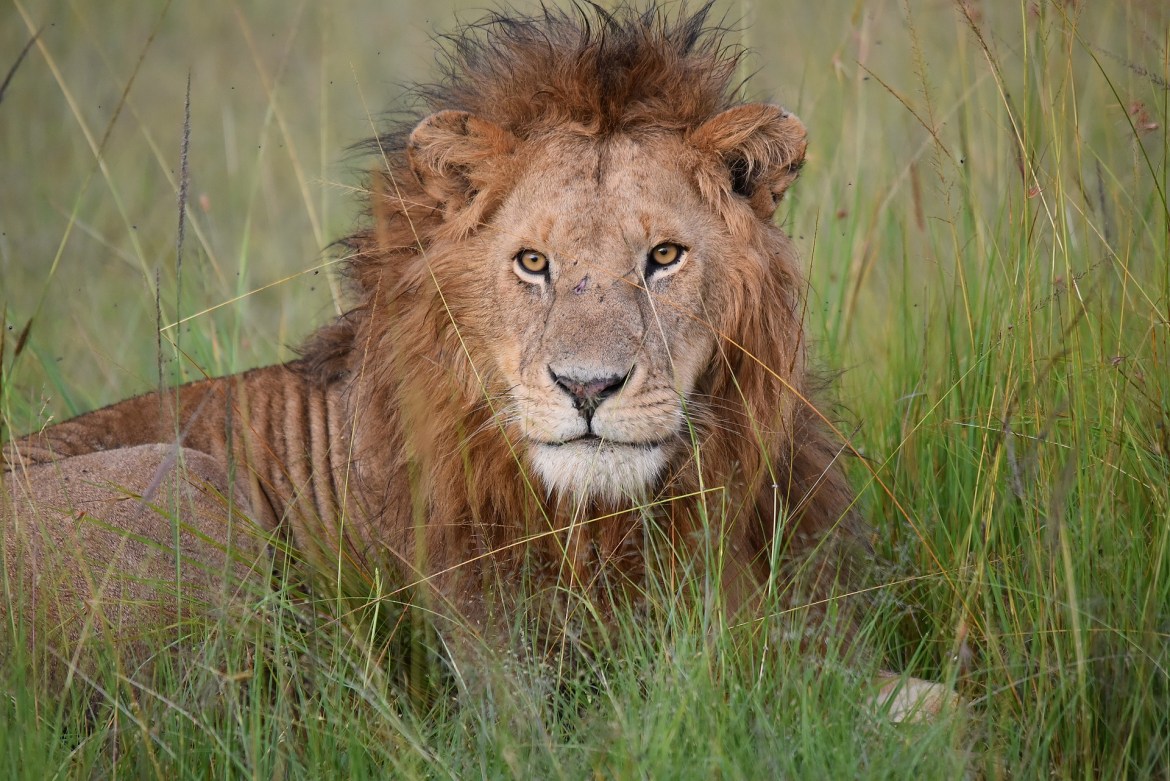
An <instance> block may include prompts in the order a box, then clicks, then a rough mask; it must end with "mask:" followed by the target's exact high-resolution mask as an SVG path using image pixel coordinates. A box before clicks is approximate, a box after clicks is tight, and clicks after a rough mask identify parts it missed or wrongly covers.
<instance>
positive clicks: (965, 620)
mask: <svg viewBox="0 0 1170 781" xmlns="http://www.w3.org/2000/svg"><path fill="white" fill-rule="evenodd" d="M400 5H401V8H398V7H387V6H386V5H385V4H383V3H364V2H357V0H355V2H353V3H349V4H345V5H344V6H339V7H337V8H335V9H333V10H326V9H325V8H324V6H320V7H319V6H318V5H316V4H304V5H300V6H298V5H297V4H292V3H289V4H284V3H280V4H270V5H268V6H266V7H265V8H264V9H263V11H261V10H259V9H256V8H253V7H252V6H251V5H247V6H244V5H241V6H235V5H232V4H229V3H224V4H218V3H212V4H210V5H207V4H198V5H197V4H175V5H174V6H173V7H170V8H168V9H166V12H165V13H164V8H163V4H161V3H155V4H145V3H137V4H132V3H129V2H113V3H109V4H106V5H105V6H103V10H102V11H101V12H100V13H99V12H98V11H97V10H96V8H93V9H91V8H90V7H88V6H87V5H86V4H84V3H78V2H73V3H69V2H50V1H44V2H38V1H37V0H16V2H14V3H13V4H12V5H5V6H4V7H3V8H2V9H0V72H3V71H6V70H7V68H8V67H9V66H10V65H11V64H12V63H13V62H14V61H15V60H16V55H17V53H18V52H19V51H20V49H21V48H22V47H23V46H24V44H25V43H26V42H27V40H28V39H29V37H30V35H31V33H30V28H31V29H38V28H42V35H41V37H40V39H39V41H40V44H41V45H43V48H41V46H36V47H34V48H33V49H32V50H31V51H30V53H29V56H28V58H27V60H26V61H25V62H24V63H23V65H22V66H21V67H20V68H19V69H18V70H17V71H16V73H15V75H14V77H13V79H12V82H11V84H10V86H9V87H8V90H7V92H6V93H5V94H4V97H3V101H2V102H0V172H2V174H0V182H2V184H0V306H2V307H4V312H5V314H4V318H5V323H4V327H5V329H6V331H5V332H4V353H3V356H2V366H3V376H2V383H0V432H3V433H4V435H5V436H7V435H8V433H10V432H14V431H15V432H23V431H27V430H31V429H34V428H36V427H38V426H40V425H42V424H44V423H45V422H47V421H49V420H55V419H61V418H63V417H66V416H68V415H71V414H73V413H75V412H78V411H82V410H85V409H89V408H93V407H96V406H99V405H101V404H104V403H108V402H112V401H115V400H117V399H119V398H122V397H124V396H127V395H130V394H131V393H134V392H138V391H141V390H144V389H147V388H150V387H154V386H155V385H157V383H158V374H159V366H160V359H159V353H158V350H157V348H156V337H155V323H156V314H155V293H154V291H155V275H156V272H157V274H158V276H159V279H160V280H161V290H162V313H161V320H162V322H163V324H164V325H169V324H172V323H174V322H175V321H176V320H177V319H179V318H189V319H187V320H185V321H184V322H183V323H182V325H181V326H179V327H177V328H175V327H168V328H167V329H166V330H165V331H164V335H165V341H164V343H163V350H162V359H163V362H164V366H163V370H164V372H165V373H166V374H167V375H168V376H175V375H177V376H181V377H184V378H194V377H198V376H201V375H202V374H203V373H207V374H222V373H226V372H230V371H236V370H240V369H243V368H247V367H249V366H252V365H257V364H260V363H270V362H274V361H279V360H285V359H287V358H289V357H290V355H291V352H290V350H289V347H290V346H293V345H295V344H296V343H297V342H298V341H299V340H300V339H301V338H302V337H303V336H305V335H306V334H307V333H309V332H310V331H311V330H312V328H313V327H314V326H315V325H316V324H318V323H320V322H323V321H324V320H326V319H327V318H328V317H330V316H331V315H332V314H333V313H334V312H336V311H337V306H338V299H337V298H336V297H335V296H336V290H335V286H334V285H333V284H332V283H331V282H330V281H329V280H330V270H331V259H332V256H331V255H330V254H329V253H328V252H326V251H324V250H323V248H324V247H325V245H326V244H327V243H328V242H329V241H330V240H331V239H332V238H335V237H337V236H339V235H343V234H344V233H345V232H347V230H348V229H349V227H350V226H351V225H352V223H353V220H354V219H355V218H356V213H357V209H356V207H355V205H354V203H353V199H352V193H351V188H352V187H353V186H354V185H355V184H356V183H357V181H358V177H357V175H356V173H355V171H356V170H357V169H359V168H360V166H361V164H362V163H361V161H357V160H353V159H347V158H346V157H345V156H344V155H343V154H342V151H341V150H343V148H344V147H345V146H346V145H347V144H349V143H351V142H353V141H356V140H358V139H360V138H361V137H363V136H365V135H368V134H369V133H370V130H371V128H370V124H369V119H368V117H369V116H370V115H375V116H376V115H377V112H378V111H380V110H382V109H383V108H385V107H386V106H387V105H388V104H390V103H391V102H392V101H393V100H394V99H395V98H396V97H397V95H398V90H397V89H396V88H395V87H394V86H393V85H394V84H396V83H400V82H404V81H408V80H410V79H413V78H419V77H425V76H426V75H427V73H428V69H429V66H430V63H431V62H432V58H431V54H430V52H431V44H430V43H429V42H428V41H427V39H426V32H427V31H428V30H429V29H431V26H432V25H433V26H437V27H439V28H440V29H449V28H450V27H451V25H452V20H453V15H452V13H451V12H450V9H448V8H447V7H446V6H447V4H446V3H442V2H435V3H429V4H427V13H426V14H424V13H423V12H422V11H421V10H417V9H416V4H405V3H402V4H400ZM471 5H472V6H479V5H482V4H478V3H472V4H471ZM788 6H791V7H788ZM967 7H968V8H969V9H970V16H967V15H965V14H964V13H963V11H962V10H961V7H959V6H954V5H951V4H948V3H943V2H937V3H936V2H925V0H924V1H922V2H918V1H913V2H907V3H899V2H864V1H859V2H843V1H842V2H836V1H835V0H830V1H829V2H825V3H817V4H810V5H809V6H808V7H807V8H806V7H805V5H804V4H786V5H785V9H784V10H783V11H782V12H781V11H777V10H774V9H773V7H772V6H771V5H770V4H765V3H750V2H745V3H740V4H736V5H732V6H729V10H730V13H731V15H732V16H746V17H747V18H748V19H749V20H751V24H750V25H748V26H746V27H745V29H744V32H743V33H742V36H741V37H742V40H743V42H744V43H745V44H747V45H750V46H753V47H756V48H757V49H762V51H760V53H759V54H758V55H757V56H756V57H755V58H754V59H753V60H752V61H751V62H750V63H749V66H748V67H749V68H750V69H751V70H757V69H758V71H759V72H758V73H757V74H756V76H755V77H754V79H753V82H752V87H751V89H752V90H754V91H755V93H754V94H756V95H768V96H771V97H773V98H775V99H776V100H778V101H780V102H782V103H784V104H785V105H786V106H787V107H789V108H791V109H793V110H794V111H796V112H797V113H798V114H799V115H800V116H801V118H802V119H803V120H804V121H805V123H806V124H807V125H808V127H809V129H810V134H811V151H810V159H809V163H808V165H807V166H806V168H805V171H804V174H803V178H802V180H801V181H800V182H799V183H798V184H797V186H796V188H795V189H794V191H793V194H792V196H790V198H789V200H788V202H787V205H786V206H785V207H784V209H783V210H782V211H783V215H782V217H783V219H784V221H785V224H786V226H787V227H788V228H789V230H790V231H791V232H792V233H793V234H794V235H795V236H797V237H798V244H799V246H800V247H801V248H802V251H803V253H804V255H805V258H806V260H807V262H808V263H809V265H810V268H811V277H812V286H811V289H810V291H809V297H808V298H809V311H808V320H809V323H810V328H811V331H812V333H813V335H814V336H815V339H816V342H817V350H818V355H819V356H820V358H821V360H822V363H823V364H824V365H825V366H826V367H830V368H841V369H844V370H845V371H844V374H843V375H842V376H841V378H840V381H839V384H838V389H839V390H838V395H839V397H840V398H841V399H842V400H843V401H844V407H845V409H844V410H842V413H841V415H842V418H843V420H844V421H845V425H844V426H843V430H845V431H847V432H850V434H851V436H852V438H853V442H854V444H855V445H856V446H857V448H858V449H859V450H860V451H861V452H862V453H863V454H864V456H865V460H864V461H861V460H855V462H854V463H852V464H851V469H852V471H853V476H854V481H855V484H856V485H857V486H858V487H859V488H863V492H862V502H863V506H864V509H865V514H866V516H867V517H868V518H869V519H870V520H871V521H872V523H873V526H874V529H875V531H874V535H873V540H874V544H875V547H876V548H877V550H878V551H879V552H880V554H881V555H882V557H883V561H884V562H885V563H884V564H883V565H882V569H881V570H880V573H879V574H880V580H879V582H880V583H881V585H882V586H883V587H882V588H881V589H880V590H878V591H877V592H875V593H876V594H877V595H878V598H877V602H878V609H877V610H876V611H875V612H874V614H873V615H872V617H871V618H872V620H871V622H870V625H868V626H867V629H866V633H867V637H868V639H869V641H870V642H871V643H872V644H873V645H874V646H876V647H878V648H881V649H883V650H884V651H885V652H886V654H887V657H888V663H889V665H890V666H892V667H894V668H895V669H904V670H908V671H910V672H912V673H913V674H915V675H918V676H920V677H926V678H931V679H936V680H945V681H953V682H954V683H955V685H956V686H957V687H958V688H959V689H960V691H962V693H963V694H964V695H965V697H966V698H967V699H968V700H969V702H970V708H969V709H968V712H967V713H966V714H965V715H964V716H962V717H957V718H953V719H945V720H943V721H940V722H939V723H936V724H933V725H929V726H910V725H901V726H895V725H890V724H887V723H885V722H884V721H883V720H882V719H881V718H878V717H875V716H873V715H872V714H870V713H868V712H867V710H866V709H865V708H863V707H860V705H859V703H861V702H862V701H863V700H864V698H865V694H864V687H863V682H864V680H865V678H866V676H867V675H869V674H870V673H872V672H873V669H874V667H875V665H876V662H875V663H872V664H870V665H869V666H867V665H866V664H858V665H844V664H839V663H836V662H834V661H833V660H832V659H830V660H827V661H823V662H816V661H812V660H808V659H802V658H800V656H799V654H796V653H793V652H785V651H784V650H783V649H781V650H777V649H771V650H769V651H767V652H764V651H762V650H759V649H756V650H751V649H749V650H744V648H743V647H742V645H741V643H740V640H741V638H740V637H739V636H738V633H737V631H736V630H734V629H728V628H725V627H720V626H719V623H718V622H717V621H715V620H714V619H713V613H711V608H710V606H707V607H704V606H702V605H701V604H700V605H695V604H694V603H695V602H696V600H681V601H676V600H673V599H668V598H663V599H661V600H657V601H656V602H655V610H654V611H652V615H651V616H650V617H649V618H646V617H635V616H632V615H629V616H625V617H623V618H622V619H621V620H619V621H618V624H617V627H616V628H615V629H614V632H615V634H616V635H617V636H618V637H617V638H616V639H615V644H614V645H613V646H612V647H613V648H617V649H619V650H620V653H616V654H609V653H603V654H602V661H598V662H596V663H594V664H592V665H587V669H586V670H585V671H584V672H583V673H582V674H580V675H567V674H566V675H563V676H561V677H555V676H554V677H553V678H551V679H550V677H549V674H548V671H547V670H545V669H542V668H534V667H532V666H531V665H529V664H527V663H525V662H524V661H523V660H514V661H513V662H512V663H511V664H503V665H501V666H500V667H499V668H498V669H494V670H493V672H490V673H485V674H484V676H483V677H484V680H483V681H481V682H479V683H478V684H477V685H476V686H475V687H474V688H473V691H474V692H476V694H474V695H466V696H462V697H455V696H453V692H452V691H451V690H449V689H447V688H444V687H443V686H437V687H436V686H431V687H425V686H424V687H422V688H420V687H418V686H415V687H414V688H413V689H411V687H410V686H406V685H404V681H406V682H409V681H410V680H411V678H410V674H409V672H407V673H404V672H403V670H402V669H401V666H400V665H394V664H391V663H389V662H388V661H387V660H386V658H384V656H383V655H382V654H383V651H384V644H383V642H382V640H381V634H380V632H384V631H385V630H384V629H379V626H378V624H377V622H376V621H375V618H374V617H372V616H370V615H369V614H368V613H366V612H365V611H362V613H363V614H362V615H360V616H358V617H357V618H354V619H353V620H349V619H348V618H347V620H343V621H340V622H333V621H329V620H328V618H327V615H328V614H327V613H326V614H325V615H324V616H322V615H317V612H324V609H323V610H322V611H317V612H313V611H310V610H309V609H308V608H306V607H305V605H304V604H302V602H301V601H300V600H299V597H298V596H297V595H295V594H284V593H276V594H272V595H265V596H264V597H263V598H262V599H260V600H259V601H260V602H261V603H262V604H260V605H259V607H258V613H257V616H258V617H257V618H256V620H254V621H251V622H247V623H246V624H245V625H244V626H243V627H240V626H236V625H234V624H231V625H225V626H224V627H223V630H224V631H222V632H212V633H211V636H210V640H208V641H207V642H206V643H204V644H199V645H197V647H196V650H193V651H190V652H187V656H185V657H183V659H182V661H183V664H181V665H178V666H175V667H168V665H163V667H162V669H160V670H158V671H156V673H155V679H154V681H153V683H152V684H151V685H149V686H145V687H143V688H135V687H134V686H131V685H130V684H129V683H128V682H127V681H125V680H124V679H123V678H121V677H119V676H120V674H122V673H125V672H126V670H125V669H122V668H120V666H119V664H118V663H117V659H116V654H115V653H114V651H113V650H112V649H110V650H108V651H107V652H106V653H105V654H100V655H99V656H103V658H105V659H106V660H107V661H108V662H109V663H108V664H107V665H105V668H104V669H101V670H99V671H98V673H97V675H96V680H95V683H96V684H97V686H98V688H99V689H100V690H101V691H104V692H106V693H107V695H108V696H101V697H98V698H96V701H95V700H93V699H91V697H90V695H89V694H88V693H86V692H85V691H83V690H81V689H78V688H73V689H71V690H70V691H69V692H67V693H65V694H64V695H61V694H60V693H58V692H56V691H53V690H52V689H53V687H51V686H50V685H49V684H48V683H47V682H45V681H41V680H38V677H37V676H35V675H33V676H29V675H28V674H27V672H26V671H27V669H28V666H27V664H25V662H27V661H28V660H24V659H20V658H10V659H8V660H6V661H5V662H4V663H3V665H2V666H0V686H2V687H3V690H4V692H5V694H6V695H7V696H6V697H4V698H3V700H2V701H0V745H2V748H0V763H4V764H3V765H0V773H3V774H4V776H5V777H13V778H16V777H27V778H51V777H58V776H61V777H83V778H84V777H93V776H111V775H112V776H117V777H136V776H145V777H185V776H199V777H204V776H207V775H211V776H216V777H218V776H232V777H236V776H240V777H242V776H255V777H259V778H276V777H313V778H323V777H340V776H345V775H348V776H351V777H364V776H383V775H391V776H394V777H423V776H425V777H458V778H463V777H475V776H480V775H482V776H487V777H532V778H543V777H549V778H557V777H564V778H581V777H585V776H590V775H595V776H597V777H651V778H691V777H694V778H711V777H715V776H720V777H732V778H738V777H742V778H756V777H761V776H772V777H788V776H793V777H810V778H839V777H864V778H876V777H885V776H892V777H914V776H918V777H927V778H950V777H960V776H961V775H962V774H964V773H967V774H969V775H971V776H976V777H977V776H986V777H992V778H998V777H1007V776H1011V777H1050V776H1055V777H1061V778H1064V777H1068V778H1098V777H1102V778H1120V777H1130V778H1145V777H1165V776H1166V775H1167V774H1170V672H1168V668H1170V488H1168V486H1170V212H1168V210H1167V194H1166V190H1167V183H1168V177H1167V166H1168V160H1170V156H1168V154H1167V153H1168V151H1170V146H1168V144H1170V142H1168V140H1167V139H1168V136H1167V124H1168V120H1170V91H1168V89H1167V87H1168V84H1170V65H1168V62H1170V55H1168V53H1167V52H1168V50H1170V39H1168V37H1167V35H1168V34H1167V30H1168V29H1170V9H1167V8H1166V7H1165V4H1164V3H1163V2H1161V1H1160V0H1146V1H1145V2H1142V0H1130V2H1119V3H1071V2H1068V3H1062V2H1047V1H1045V2H1040V3H1035V4H1033V3H1030V2H1020V3H1012V2H1004V3H991V2H970V3H968V4H967ZM26 17H27V21H26ZM140 57H142V58H143V59H142V60H141V63H140V62H139V60H140ZM50 58H51V59H50ZM188 73H190V75H191V85H192V86H191V90H192V97H191V123H190V124H191V131H190V144H191V151H190V171H191V191H190V201H189V215H188V216H189V223H188V230H187V237H186V240H185V247H184V257H183V265H182V286H181V287H182V297H183V300H182V302H181V304H176V296H177V294H178V288H179V284H178V276H177V264H176V252H175V242H176V230H177V223H178V219H177V215H176V203H177V184H176V182H177V180H178V176H177V172H178V170H179V149H180V144H181V140H182V136H183V124H184V121H183V114H184V108H183V107H184V93H185V90H186V81H187V76H188ZM95 150H97V153H96V154H95ZM99 157H100V160H101V165H100V166H99V165H98V164H97V161H98V159H99ZM30 321H31V323H32V325H31V327H29V328H28V336H27V339H26V340H23V343H21V340H20V339H19V336H20V334H21V333H22V332H23V331H24V330H25V329H26V326H27V325H28V323H29V322H30ZM176 333H181V336H180V337H179V340H180V343H179V346H180V347H181V349H182V352H183V353H184V354H185V355H184V357H183V358H182V360H178V359H176V355H178V353H177V352H176V350H175V347H174V346H173V340H174V339H175V338H176V337H175V334H176ZM18 344H19V345H20V346H21V347H22V349H21V351H20V354H19V355H17V354H16V347H17V346H18ZM697 602H700V603H701V602H702V600H698V601H697ZM333 607H334V608H336V607H337V606H333ZM334 612H341V613H342V614H345V615H348V614H347V612H346V611H344V610H341V611H334ZM383 619H384V617H383ZM606 648H609V646H602V649H601V650H602V651H605V649H606ZM20 655H21V652H17V654H16V656H17V657H19V656H20ZM427 664H430V665H433V664H434V663H433V662H429V661H428V662H426V664H424V665H423V667H424V668H425V667H426V666H427ZM34 668H35V664H34ZM423 671H424V673H425V672H426V670H425V669H424V670H423ZM424 678H425V676H424ZM414 680H415V683H416V684H417V683H418V681H419V680H421V679H419V678H417V677H416V678H415V679H414Z"/></svg>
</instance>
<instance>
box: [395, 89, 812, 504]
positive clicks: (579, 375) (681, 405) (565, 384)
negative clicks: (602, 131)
mask: <svg viewBox="0 0 1170 781" xmlns="http://www.w3.org/2000/svg"><path fill="white" fill-rule="evenodd" d="M803 151H804V129H803V127H802V126H801V125H800V123H799V121H798V120H796V119H795V118H794V117H792V116H791V115H789V114H787V113H785V112H783V111H782V110H780V109H778V108H776V107H772V106H764V105H760V104H751V105H746V106H741V107H738V108H733V109H730V110H728V111H726V112H724V113H722V114H719V115H717V116H716V117H715V118H713V119H711V120H709V121H708V122H707V123H705V124H703V125H701V126H699V127H698V128H696V129H693V130H691V131H689V132H687V133H679V132H677V131H675V132H667V131H644V132H641V133H637V134H626V133H614V134H611V135H607V136H605V137H604V138H598V137H596V136H590V135H588V134H586V133H580V132H574V131H567V132H553V133H541V134H539V135H538V136H536V137H535V138H530V139H527V140H523V141H522V140H520V139H518V138H517V137H515V136H513V135H512V134H511V133H510V132H509V131H508V130H505V129H504V128H501V127H499V126H497V125H495V124H493V123H491V122H488V121H485V120H483V119H480V118H478V117H475V116H472V115H470V114H466V113H463V112H456V111H447V112H440V113H439V114H436V115H433V116H432V117H430V118H428V119H426V120H424V121H423V123H421V124H420V125H419V126H418V128H416V130H415V131H414V133H413V134H412V137H411V144H410V147H409V153H410V156H411V162H412V166H413V167H414V170H415V173H416V175H417V177H418V180H419V182H420V183H421V184H422V185H423V187H424V189H425V191H426V193H427V194H428V196H430V197H431V198H433V199H434V200H435V202H436V203H438V204H439V205H440V207H441V208H442V209H443V213H444V214H445V215H446V218H447V220H448V222H449V225H450V226H451V232H450V234H449V235H450V236H451V238H450V239H448V240H444V241H438V242H436V243H435V244H432V246H431V248H430V254H429V258H430V264H431V265H430V268H431V269H433V273H435V275H436V282H437V283H438V286H439V288H440V290H443V289H444V288H445V289H446V290H447V291H448V294H449V295H450V298H449V300H448V299H445V303H444V307H445V308H446V309H447V312H448V316H449V317H451V319H452V321H453V322H454V323H455V324H456V325H457V326H458V327H459V329H460V330H461V332H460V334H459V337H458V339H459V341H460V343H461V344H460V347H459V349H460V350H461V351H466V352H467V355H468V357H469V358H470V359H471V362H472V364H474V365H475V374H476V375H477V377H476V381H477V382H482V383H484V384H483V385H481V386H480V387H478V388H476V389H475V392H476V393H477V394H478V395H479V397H480V399H483V397H484V396H486V397H487V399H488V403H489V404H490V405H491V407H492V412H493V413H494V415H495V418H496V420H497V421H499V422H501V423H503V424H504V426H505V429H506V431H507V433H508V438H509V440H510V441H512V442H513V443H516V444H517V445H518V447H517V448H516V450H518V451H519V453H520V455H522V457H524V458H526V459H527V461H528V464H529V466H530V467H531V468H532V470H533V471H534V472H535V474H536V475H537V476H539V478H540V480H541V481H542V482H543V484H544V487H545V488H546V489H547V490H548V491H549V492H550V493H553V494H560V495H569V496H572V497H574V498H575V499H577V500H588V499H601V500H606V501H617V500H620V499H623V498H632V499H639V498H643V497H645V496H646V495H647V494H648V493H650V492H651V491H652V489H653V488H654V487H655V483H656V482H657V481H658V480H659V479H660V478H661V477H662V476H663V474H664V473H665V471H666V469H667V467H668V466H670V465H671V464H674V463H677V462H678V461H679V460H680V458H681V457H683V456H684V455H686V453H687V451H688V450H689V449H690V448H691V447H692V441H693V438H692V433H693V429H692V427H691V426H689V424H688V423H689V420H693V413H694V411H695V410H696V409H700V408H702V407H703V406H704V405H705V404H709V403H718V402H711V400H710V399H707V398H705V394H704V393H703V392H702V389H701V387H700V383H701V382H702V377H703V376H704V372H705V370H706V369H708V368H709V367H711V366H712V362H713V361H716V360H719V358H718V354H717V345H718V339H719V335H720V334H722V333H726V324H727V313H728V312H730V311H736V310H742V309H743V307H744V306H745V304H744V300H745V298H748V297H749V296H747V295H746V293H745V291H747V290H748V289H752V288H754V289H756V290H758V289H759V288H760V281H761V279H762V278H763V277H764V276H765V273H764V269H765V267H766V266H767V265H768V263H769V262H770V259H769V257H768V256H767V253H764V252H761V251H759V249H758V247H759V245H758V244H753V242H752V241H751V237H752V236H757V237H758V236H759V234H760V232H761V231H765V230H773V229H772V228H771V227H770V217H771V214H772V211H773V210H774V208H775V204H776V202H777V201H778V199H779V197H780V195H781V194H782V193H783V190H784V188H785V187H787V185H788V183H790V182H791V180H792V178H793V177H794V176H795V169H796V168H797V167H798V166H799V162H800V161H801V160H802V159H803ZM744 226H748V227H746V228H745V227H744ZM765 226H766V227H765ZM784 241H786V239H784Z"/></svg>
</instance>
